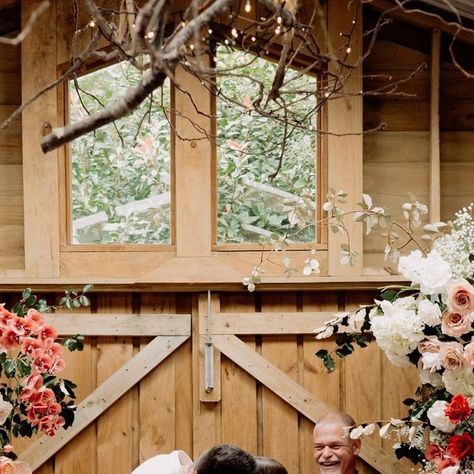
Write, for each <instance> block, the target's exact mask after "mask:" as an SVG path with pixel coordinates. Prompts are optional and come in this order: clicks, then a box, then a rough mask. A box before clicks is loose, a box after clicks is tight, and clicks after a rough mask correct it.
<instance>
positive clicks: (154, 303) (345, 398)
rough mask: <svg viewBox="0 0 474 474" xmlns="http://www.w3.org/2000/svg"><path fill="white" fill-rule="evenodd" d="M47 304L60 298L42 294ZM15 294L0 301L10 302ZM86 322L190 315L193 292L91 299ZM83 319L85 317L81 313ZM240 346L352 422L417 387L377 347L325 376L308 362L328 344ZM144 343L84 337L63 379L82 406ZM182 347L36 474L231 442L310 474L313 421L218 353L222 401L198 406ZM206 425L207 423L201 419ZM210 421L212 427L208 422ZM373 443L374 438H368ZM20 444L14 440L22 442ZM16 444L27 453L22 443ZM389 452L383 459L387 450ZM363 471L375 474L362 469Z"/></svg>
mask: <svg viewBox="0 0 474 474" xmlns="http://www.w3.org/2000/svg"><path fill="white" fill-rule="evenodd" d="M45 296H46V297H47V299H48V300H49V302H53V301H54V300H55V299H57V298H58V297H59V296H60V295H55V294H49V295H45ZM373 296H374V295H373V294H372V293H369V292H365V293H364V292H343V291H339V292H289V293H281V292H279V293H262V294H250V293H221V294H219V295H218V300H219V304H220V312H225V313H232V312H238V313H246V312H248V313H257V314H256V315H255V317H256V318H258V313H259V312H304V311H337V310H343V309H344V308H355V307H357V306H358V305H359V304H363V303H368V302H370V300H371V298H372V297H373ZM18 297H19V295H18V294H16V295H15V294H1V295H0V299H1V300H3V301H6V302H7V303H8V304H11V303H12V302H14V301H15V300H16V299H17V298H18ZM91 300H92V307H91V309H90V311H91V318H94V317H100V316H99V315H95V314H96V313H100V314H105V313H122V314H123V313H130V314H132V313H140V312H142V313H154V314H156V317H157V318H159V317H160V313H182V314H191V313H192V314H193V325H195V324H196V317H197V310H198V308H197V295H196V294H194V295H193V294H189V293H142V294H140V293H97V294H92V297H91ZM81 311H82V312H83V310H82V309H81ZM242 339H243V340H244V341H245V343H246V344H247V346H249V347H251V348H252V349H254V350H255V351H257V353H259V354H261V355H262V356H263V357H265V358H266V359H267V360H268V361H270V362H271V363H273V364H274V365H276V366H277V367H278V368H279V369H281V370H282V371H283V372H284V373H285V374H287V375H289V376H290V377H291V378H292V379H294V380H296V381H297V382H298V383H299V384H301V385H302V386H303V387H305V388H306V389H307V390H309V391H310V392H311V393H312V394H313V395H314V396H315V397H317V398H319V399H320V400H321V401H323V402H324V403H326V404H328V405H329V406H331V407H333V408H334V409H343V410H347V411H348V412H349V413H351V414H352V415H353V416H354V418H355V419H356V420H357V421H359V422H363V421H368V420H375V419H381V418H387V417H390V416H393V417H396V416H398V415H401V414H402V413H403V408H402V406H401V404H400V400H402V399H403V398H405V397H406V396H409V395H411V394H412V391H413V389H414V387H415V386H416V378H414V375H415V374H414V373H413V372H407V371H405V370H394V368H393V367H390V370H386V369H387V362H386V361H385V359H384V356H383V354H381V352H380V351H379V350H378V349H377V347H376V346H375V345H373V346H371V347H369V348H367V349H364V351H363V352H362V351H360V350H359V351H357V352H356V354H355V355H353V356H352V357H350V358H349V359H347V360H345V361H344V362H342V363H338V367H337V369H336V370H335V371H334V372H332V373H327V372H326V371H325V369H324V367H323V366H322V363H321V362H320V361H319V360H318V359H317V358H316V357H315V355H314V354H315V352H316V351H317V350H319V349H321V348H326V349H328V350H331V349H333V348H334V341H316V340H315V339H314V336H312V335H264V336H262V335H258V334H257V335H255V336H245V337H243V338H242ZM148 340H149V339H148V338H141V337H133V338H132V337H121V338H117V337H109V338H105V337H91V338H86V340H85V349H84V351H83V352H77V353H68V355H67V358H66V365H67V368H66V370H65V373H64V376H65V377H66V378H70V379H71V380H73V381H74V382H76V383H77V384H78V389H77V392H78V396H79V400H78V401H81V400H82V399H83V398H84V397H85V396H87V395H88V394H89V393H90V392H91V391H92V390H94V389H95V388H96V387H97V386H98V385H99V384H100V383H101V382H103V381H104V380H105V379H106V378H107V377H109V376H110V375H111V374H112V373H113V372H114V371H115V370H117V369H118V368H119V367H120V366H121V365H123V364H124V363H125V362H127V361H128V360H130V359H131V358H132V357H133V356H134V355H135V354H136V353H137V352H138V351H139V350H140V348H141V347H143V345H144V344H145V343H147V342H148ZM193 344H194V341H193V340H188V341H187V342H186V343H185V344H183V345H182V346H181V347H180V348H179V349H178V350H177V351H175V352H174V353H172V354H171V355H170V356H169V357H168V358H167V359H165V361H164V362H163V363H162V364H161V365H159V366H158V367H157V368H156V369H154V371H153V372H151V373H150V374H149V375H148V376H146V377H145V378H144V379H143V380H142V381H141V382H140V383H138V384H137V385H136V386H135V387H133V388H132V389H131V390H130V391H129V392H128V393H126V394H125V395H124V396H123V397H122V398H120V399H119V400H118V401H117V402H116V403H115V404H114V405H112V407H111V408H109V409H108V410H107V411H106V412H105V413H104V414H103V415H101V416H100V417H99V418H98V420H97V421H96V422H94V423H92V424H91V425H90V426H89V427H88V428H86V429H85V430H84V431H83V432H82V433H81V434H79V435H78V436H77V437H76V438H75V439H73V440H72V441H71V442H70V443H69V444H67V445H66V446H65V447H64V448H62V449H61V450H60V451H59V452H58V453H57V454H56V455H55V456H54V458H52V459H50V460H49V461H48V462H46V463H45V464H43V466H42V467H40V468H39V469H37V470H36V474H60V473H61V474H65V473H72V472H74V473H75V474H96V473H97V474H110V473H112V472H113V473H115V474H121V473H123V474H128V473H129V472H131V470H132V469H133V468H134V467H135V466H136V465H137V464H138V463H139V462H141V461H143V460H144V459H147V458H149V457H150V456H153V455H155V454H157V453H165V452H169V451H171V450H173V449H176V448H180V449H184V450H186V451H187V452H189V453H190V454H192V455H193V456H197V455H199V454H200V453H201V452H203V451H204V450H205V449H207V448H208V447H209V446H210V445H213V444H215V443H220V442H231V443H236V444H238V445H240V446H242V447H243V448H245V449H247V450H249V451H251V452H253V453H258V454H262V455H269V456H273V457H275V458H277V459H279V460H280V461H281V462H283V464H285V465H286V467H287V468H288V472H289V473H290V474H310V473H314V472H316V470H315V467H314V463H313V460H312V429H313V423H312V422H310V421H309V420H308V419H307V418H305V417H304V416H303V415H301V414H299V413H298V412H297V411H296V410H295V409H293V408H292V407H290V406H289V405H288V404H286V403H285V402H283V401H282V400H281V399H280V398H279V397H278V396H276V395H275V394H274V393H273V392H271V391H270V390H269V389H267V388H265V387H264V386H263V385H262V384H261V383H260V382H258V381H256V379H255V378H253V377H251V376H250V375H248V374H247V373H246V372H244V371H243V370H242V369H241V368H240V367H238V366H237V365H236V364H235V363H234V362H232V361H231V360H230V359H227V358H226V357H224V356H222V360H221V369H220V370H221V371H220V380H221V400H220V401H219V402H210V403H202V402H199V394H198V387H197V385H198V380H197V375H196V372H195V371H193V360H192V358H193V356H192V352H193V351H192V346H193ZM206 420H207V421H206ZM209 420H212V422H211V423H208V421H209ZM373 439H374V441H375V442H376V443H380V441H379V440H378V438H377V436H374V437H373ZM20 441H21V442H20ZM16 446H17V447H20V448H24V447H25V443H24V442H23V440H19V441H18V442H16ZM386 452H390V449H387V450H386ZM359 472H361V473H376V472H377V471H375V470H374V469H372V468H369V467H367V466H366V465H364V464H363V463H361V466H360V471H359Z"/></svg>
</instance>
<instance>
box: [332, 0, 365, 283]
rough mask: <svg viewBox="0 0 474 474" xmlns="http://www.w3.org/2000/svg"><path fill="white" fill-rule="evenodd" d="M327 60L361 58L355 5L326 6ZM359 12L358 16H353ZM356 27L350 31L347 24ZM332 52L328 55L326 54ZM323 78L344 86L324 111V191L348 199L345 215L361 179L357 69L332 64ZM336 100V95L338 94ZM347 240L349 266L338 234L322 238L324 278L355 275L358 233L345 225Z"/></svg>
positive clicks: (358, 196) (339, 0)
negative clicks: (342, 194)
mask: <svg viewBox="0 0 474 474" xmlns="http://www.w3.org/2000/svg"><path fill="white" fill-rule="evenodd" d="M328 8H329V9H328V34H329V38H330V43H329V45H328V48H329V54H332V55H336V56H337V57H339V58H341V59H344V58H345V55H346V52H347V51H348V50H349V47H350V53H348V54H347V59H345V61H347V62H351V63H356V62H357V60H358V59H359V58H360V56H361V55H362V9H361V4H360V3H359V2H347V0H332V1H331V2H329V4H328ZM358 9H359V10H358ZM356 20H357V23H356V24H355V25H353V23H352V22H353V21H356ZM350 31H353V33H352V37H351V43H350V45H348V44H346V35H345V33H348V32H350ZM331 49H332V51H331ZM329 72H330V73H332V74H334V75H335V77H338V78H339V79H340V80H342V81H343V82H344V83H343V85H342V90H341V91H340V94H341V97H340V98H337V99H334V100H330V101H329V102H328V106H327V121H328V122H327V123H328V132H329V133H330V135H328V137H327V154H328V188H332V189H334V190H335V191H341V190H342V191H346V192H347V193H348V197H347V203H346V205H345V208H346V209H357V208H358V206H357V203H358V202H360V201H361V200H362V189H363V188H362V176H363V166H362V165H363V163H362V161H363V153H362V146H363V134H362V131H363V130H362V96H361V95H360V92H361V91H362V67H361V66H360V65H359V66H358V67H357V68H355V69H354V70H352V72H350V75H349V77H347V78H345V76H346V75H347V74H348V73H349V71H348V69H346V68H341V66H340V64H339V63H338V62H337V61H331V62H330V63H329ZM338 95H339V93H338ZM346 226H347V228H348V231H349V234H350V244H351V250H352V251H355V252H357V253H358V255H359V258H358V261H357V263H356V264H355V265H354V266H352V267H351V266H349V265H342V264H341V262H340V260H341V256H340V255H341V250H340V245H341V244H342V243H346V237H345V236H341V235H340V234H339V233H337V234H334V233H333V232H329V235H328V255H329V261H328V273H329V275H361V274H362V267H363V262H362V253H363V227H362V226H361V225H360V224H358V223H355V222H353V221H351V220H350V219H347V220H346Z"/></svg>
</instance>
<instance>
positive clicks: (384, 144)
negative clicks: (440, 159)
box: [363, 25, 431, 267]
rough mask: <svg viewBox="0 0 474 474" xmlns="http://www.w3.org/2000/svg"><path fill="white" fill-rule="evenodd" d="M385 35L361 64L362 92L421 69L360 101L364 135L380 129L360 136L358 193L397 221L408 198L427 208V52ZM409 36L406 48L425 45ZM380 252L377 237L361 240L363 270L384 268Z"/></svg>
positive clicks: (422, 37) (421, 32) (420, 33)
mask: <svg viewBox="0 0 474 474" xmlns="http://www.w3.org/2000/svg"><path fill="white" fill-rule="evenodd" d="M397 26H400V25H397ZM390 33H391V32H390V30H389V31H388V32H387V34H383V33H382V34H381V36H380V37H379V39H378V40H377V41H376V42H375V45H374V48H373V51H372V53H371V54H370V55H369V57H368V58H367V60H366V61H365V63H364V90H365V91H371V90H377V89H378V88H380V87H386V86H387V85H389V84H395V83H397V82H399V81H404V80H406V79H407V78H409V77H410V75H412V74H414V72H415V71H416V70H417V69H418V68H420V69H421V70H420V71H419V72H417V73H416V74H414V77H413V78H411V79H410V80H409V81H406V82H402V83H400V84H399V85H398V86H397V87H396V88H395V89H394V91H393V92H391V93H390V94H385V93H381V94H375V95H367V96H366V97H365V98H364V118H363V120H364V130H369V129H372V128H374V127H377V126H378V125H380V124H381V123H384V124H385V128H384V129H383V130H381V131H378V132H376V133H367V134H365V135H364V192H365V193H368V194H370V195H371V196H372V197H373V199H374V204H375V205H380V206H383V207H385V208H387V209H388V211H389V214H390V215H392V216H394V217H395V218H397V219H401V218H402V213H401V205H402V204H403V203H405V202H407V201H409V196H408V195H409V193H412V194H415V195H416V197H417V199H418V200H419V201H420V202H423V203H429V192H430V181H429V169H430V168H429V161H430V69H429V66H430V63H431V60H430V55H429V52H426V51H420V50H418V49H415V48H414V47H410V46H408V45H406V44H400V42H399V41H397V40H398V39H399V38H401V37H403V34H400V35H399V36H397V35H395V34H390ZM402 33H405V34H406V33H407V32H405V31H402ZM410 33H411V36H410V37H409V41H408V42H409V43H410V42H411V43H412V44H417V45H419V44H420V43H421V44H423V43H426V42H427V40H426V36H427V35H429V32H427V31H424V30H415V34H417V36H415V37H414V36H413V29H412V28H410ZM428 38H429V36H428ZM405 43H407V41H405ZM389 89H390V88H389ZM386 90H387V88H386V89H385V91H386ZM369 94H370V93H369ZM384 248H385V244H384V241H383V238H382V237H381V236H380V235H375V234H374V235H369V236H366V238H365V240H364V258H365V265H364V266H365V267H380V266H384V264H383V255H382V256H381V252H383V249H384Z"/></svg>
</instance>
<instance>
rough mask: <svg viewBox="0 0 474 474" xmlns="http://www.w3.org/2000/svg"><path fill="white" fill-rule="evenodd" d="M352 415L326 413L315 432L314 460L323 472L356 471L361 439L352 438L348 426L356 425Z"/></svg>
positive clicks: (336, 473) (349, 472)
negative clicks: (348, 432)
mask: <svg viewBox="0 0 474 474" xmlns="http://www.w3.org/2000/svg"><path fill="white" fill-rule="evenodd" d="M354 425H355V422H354V420H353V418H352V417H350V416H349V415H348V414H347V413H344V412H334V413H328V414H327V415H324V416H323V417H322V418H321V419H320V420H319V421H318V422H317V423H316V425H315V427H314V432H313V443H314V460H315V462H316V464H317V465H318V466H319V469H320V472H321V474H353V473H355V468H356V460H357V454H358V453H359V450H360V440H352V439H350V438H349V436H348V434H347V430H346V428H349V427H351V426H354Z"/></svg>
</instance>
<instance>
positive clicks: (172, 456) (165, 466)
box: [132, 451, 192, 474]
mask: <svg viewBox="0 0 474 474" xmlns="http://www.w3.org/2000/svg"><path fill="white" fill-rule="evenodd" d="M191 464H192V460H191V458H190V457H189V456H188V455H187V454H186V453H185V452H184V451H173V452H171V453H169V454H159V455H158V456H154V457H152V458H150V459H147V460H146V461H145V462H144V463H142V464H140V465H139V466H138V467H137V468H136V469H135V470H134V471H133V472H132V474H183V473H184V472H185V471H184V469H183V466H189V465H191Z"/></svg>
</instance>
